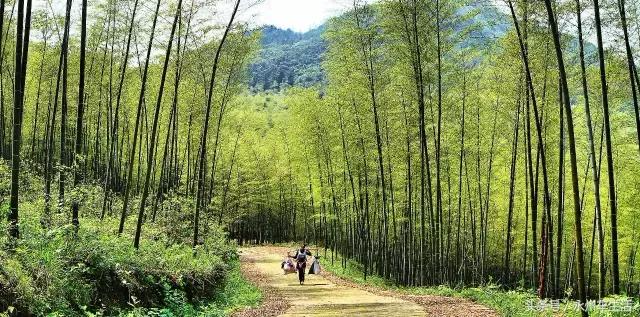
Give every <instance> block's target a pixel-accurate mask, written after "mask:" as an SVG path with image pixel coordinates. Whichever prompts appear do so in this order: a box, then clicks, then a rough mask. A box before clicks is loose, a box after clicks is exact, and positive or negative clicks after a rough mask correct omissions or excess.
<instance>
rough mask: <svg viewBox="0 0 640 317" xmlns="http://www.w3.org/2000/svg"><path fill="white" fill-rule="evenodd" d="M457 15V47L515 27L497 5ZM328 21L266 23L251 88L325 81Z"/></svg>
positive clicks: (482, 43) (486, 42)
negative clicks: (296, 26)
mask: <svg viewBox="0 0 640 317" xmlns="http://www.w3.org/2000/svg"><path fill="white" fill-rule="evenodd" d="M457 15H458V16H460V17H463V19H462V21H463V22H462V23H460V24H458V25H456V27H455V29H454V32H455V33H467V34H466V35H465V40H464V41H462V42H461V43H458V45H457V47H456V49H461V48H467V47H470V46H473V47H477V48H480V47H484V48H489V47H491V45H492V43H494V41H496V40H497V39H500V38H502V37H503V36H504V35H505V34H506V33H507V32H508V31H509V29H510V28H511V27H512V22H511V19H510V17H509V16H508V15H506V14H505V13H504V12H502V11H500V9H498V8H497V7H495V6H493V5H487V4H476V5H471V6H467V7H463V8H460V9H459V11H458V12H457ZM326 28H327V24H326V23H325V24H323V25H321V26H319V27H318V28H315V29H313V30H310V31H308V32H305V33H299V32H294V31H292V30H283V29H279V28H277V27H275V26H265V27H263V28H262V29H261V30H260V31H261V32H262V38H261V44H262V48H261V50H260V53H259V56H258V58H257V59H256V61H255V62H254V63H253V64H252V65H250V67H249V70H250V79H249V86H250V88H251V90H252V91H254V92H256V91H279V90H280V89H283V88H286V87H290V86H302V87H309V86H313V85H316V84H321V83H322V82H324V80H325V74H324V71H323V69H322V57H323V55H324V52H325V50H326V49H327V43H326V42H325V41H324V39H323V38H322V33H323V32H324V31H325V30H326ZM567 45H568V47H567V54H566V55H567V58H568V59H569V60H572V61H575V60H576V59H577V58H578V42H577V38H576V37H575V36H573V35H568V43H567ZM585 51H586V52H585V53H586V60H587V63H588V64H592V63H594V62H595V57H596V55H595V54H596V50H595V46H594V45H593V44H591V43H589V42H586V43H585Z"/></svg>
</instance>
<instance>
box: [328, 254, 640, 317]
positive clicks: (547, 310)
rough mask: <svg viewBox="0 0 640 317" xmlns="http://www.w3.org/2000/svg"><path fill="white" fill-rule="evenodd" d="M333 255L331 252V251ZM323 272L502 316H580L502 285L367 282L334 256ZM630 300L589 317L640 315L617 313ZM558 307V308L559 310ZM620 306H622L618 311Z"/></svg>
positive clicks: (603, 306) (566, 305) (614, 301)
mask: <svg viewBox="0 0 640 317" xmlns="http://www.w3.org/2000/svg"><path fill="white" fill-rule="evenodd" d="M327 252H329V251H327ZM321 263H322V267H323V269H325V270H327V271H329V272H331V273H333V274H335V275H336V276H338V277H340V278H342V279H345V280H348V281H352V282H355V283H358V284H361V285H363V286H371V287H376V288H380V289H383V290H389V291H396V292H399V293H404V294H410V295H437V296H448V297H460V298H465V299H469V300H472V301H474V302H476V303H479V304H482V305H485V306H487V307H489V308H491V309H493V310H495V311H496V312H498V313H499V314H500V315H501V316H509V317H535V316H567V317H569V316H580V314H579V311H577V310H576V306H575V302H574V301H571V300H562V301H559V302H551V301H539V300H538V298H537V297H536V295H535V293H534V291H533V290H525V289H518V290H504V289H502V288H501V287H500V286H499V285H495V284H487V285H483V286H479V287H454V288H452V287H449V286H445V285H441V286H434V287H404V286H397V285H394V284H393V282H391V281H389V280H385V279H384V278H382V277H380V276H376V275H369V276H367V279H366V280H365V279H364V273H363V266H362V265H361V264H360V263H358V262H356V261H354V260H347V261H346V263H347V265H346V266H345V267H342V258H341V256H340V255H338V254H336V255H334V261H333V264H332V263H331V256H330V255H328V256H327V257H324V258H322V259H321ZM628 300H629V298H628V297H625V296H618V297H613V296H612V297H607V298H605V299H604V300H603V302H601V303H598V302H596V301H590V302H589V305H588V306H589V307H590V308H589V315H590V316H597V317H605V316H606V317H618V316H620V317H622V316H638V315H640V303H638V301H637V300H635V301H634V300H632V301H631V304H630V306H629V307H631V310H632V311H631V312H626V311H615V310H616V309H620V308H623V309H626V308H627V307H626V305H627V301H628ZM556 305H557V307H556ZM616 305H621V306H622V307H620V306H618V307H617V308H614V307H615V306H616Z"/></svg>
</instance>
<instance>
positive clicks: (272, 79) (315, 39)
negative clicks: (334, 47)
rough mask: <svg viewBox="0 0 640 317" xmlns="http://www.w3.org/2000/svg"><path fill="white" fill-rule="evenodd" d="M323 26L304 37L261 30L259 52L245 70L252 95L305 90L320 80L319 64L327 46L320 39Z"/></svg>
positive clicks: (282, 31) (268, 28) (274, 28)
mask: <svg viewBox="0 0 640 317" xmlns="http://www.w3.org/2000/svg"><path fill="white" fill-rule="evenodd" d="M325 28H326V25H322V26H320V27H318V28H316V29H313V30H310V31H308V32H305V33H298V32H294V31H291V30H282V29H279V28H277V27H274V26H265V27H264V28H263V29H262V30H261V31H262V40H261V42H262V49H261V50H260V54H259V57H258V59H257V60H256V61H255V62H254V63H253V64H252V65H251V66H250V67H249V70H250V74H251V78H250V80H249V86H250V87H251V89H252V90H253V91H263V90H280V89H282V88H285V87H289V86H303V87H308V86H312V85H314V84H317V83H320V82H322V81H323V80H324V73H323V71H322V66H321V61H322V55H323V54H324V52H325V50H326V48H327V45H326V43H325V41H324V40H323V39H322V32H324V30H325Z"/></svg>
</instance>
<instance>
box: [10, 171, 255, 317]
mask: <svg viewBox="0 0 640 317" xmlns="http://www.w3.org/2000/svg"><path fill="white" fill-rule="evenodd" d="M7 174H8V169H7V168H6V166H4V165H3V164H0V192H5V191H7V189H8V183H6V182H4V180H6V179H9V177H8V176H7ZM21 178H22V179H23V180H22V184H24V185H25V186H24V187H22V188H21V193H20V195H21V196H20V197H21V201H20V235H21V237H20V239H19V240H15V241H11V240H9V238H8V237H7V235H6V234H0V317H2V316H16V315H17V316H23V315H27V316H29V315H32V316H226V315H228V314H229V313H231V312H233V311H235V310H237V309H239V308H242V307H246V306H256V305H257V304H258V303H259V302H260V301H261V293H260V291H259V290H258V289H257V288H256V287H254V286H253V285H252V284H250V283H248V282H247V281H245V280H244V279H243V277H242V274H241V272H240V264H239V259H238V255H237V252H236V247H235V245H234V244H233V243H229V242H228V241H227V237H226V235H225V233H224V232H223V231H222V229H221V228H218V227H215V226H213V227H211V228H210V230H207V231H204V230H203V234H202V235H203V238H204V243H203V244H202V245H201V246H199V247H198V248H197V249H196V250H195V251H197V252H196V253H194V249H193V248H192V247H191V244H190V232H191V229H190V228H189V226H188V225H185V224H189V223H190V218H189V216H190V215H189V214H188V213H186V212H185V211H184V210H192V208H191V207H190V206H188V205H186V204H187V203H186V202H184V203H183V202H181V201H180V200H179V199H172V200H168V203H171V204H172V205H171V206H170V208H167V209H168V210H170V211H169V212H173V214H171V215H166V214H163V215H162V218H159V221H158V222H156V223H152V222H150V221H146V223H145V225H144V228H143V232H142V240H141V244H140V248H139V249H138V250H136V249H134V248H133V245H132V242H133V230H134V228H133V227H134V223H135V217H134V216H129V219H128V222H127V225H126V227H125V228H126V230H125V232H124V233H123V234H118V233H117V228H118V216H117V214H118V211H119V210H121V209H120V208H121V201H119V199H116V200H115V202H114V206H113V208H112V210H113V215H108V216H107V217H106V218H105V219H104V220H99V215H100V212H101V199H102V195H101V194H100V188H99V187H96V186H90V185H87V186H83V187H81V188H80V189H79V190H74V191H72V192H71V193H69V196H68V197H75V198H76V199H79V200H80V201H81V202H82V203H81V206H82V207H81V220H80V221H81V223H80V228H79V231H78V232H77V233H75V232H74V228H73V226H71V225H69V224H68V223H69V210H68V209H64V210H61V211H58V210H57V208H56V207H53V208H52V217H51V226H50V227H48V228H43V226H42V224H41V222H40V221H41V219H42V215H43V210H44V200H43V198H42V194H41V192H40V191H41V188H42V187H41V186H42V182H41V180H40V179H39V177H36V176H34V175H30V174H28V173H27V172H25V173H24V175H21ZM54 192H55V190H54ZM135 205H136V202H135V199H134V202H133V203H132V206H135ZM6 212H8V203H7V202H6V201H5V202H2V201H0V214H2V215H4V214H5V213H6ZM176 214H178V215H182V216H183V217H184V218H182V219H181V218H178V216H176ZM168 217H171V219H167V218H168ZM160 219H162V220H160ZM9 246H11V247H9Z"/></svg>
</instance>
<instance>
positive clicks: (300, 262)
mask: <svg viewBox="0 0 640 317" xmlns="http://www.w3.org/2000/svg"><path fill="white" fill-rule="evenodd" d="M307 256H311V251H309V249H308V248H307V245H306V244H303V245H302V247H301V248H300V249H298V250H296V254H295V255H293V256H290V257H291V258H293V259H295V260H296V270H298V280H299V281H300V285H302V284H304V272H305V269H306V268H307Z"/></svg>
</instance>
